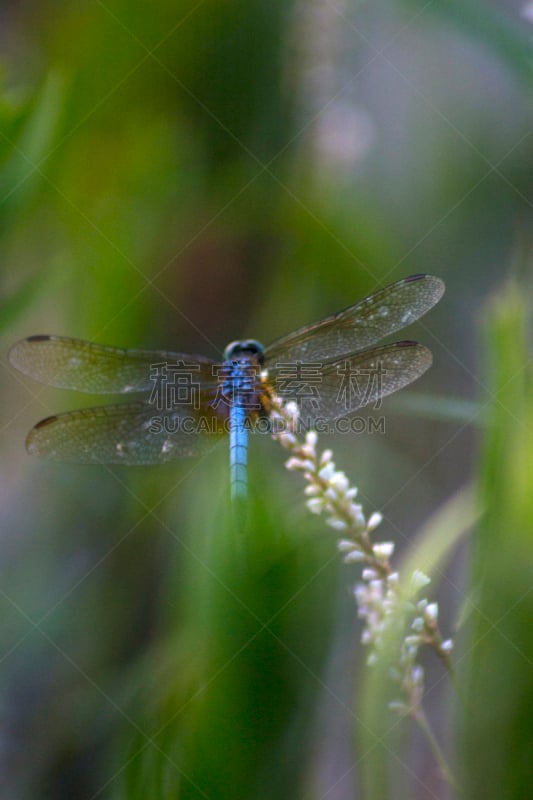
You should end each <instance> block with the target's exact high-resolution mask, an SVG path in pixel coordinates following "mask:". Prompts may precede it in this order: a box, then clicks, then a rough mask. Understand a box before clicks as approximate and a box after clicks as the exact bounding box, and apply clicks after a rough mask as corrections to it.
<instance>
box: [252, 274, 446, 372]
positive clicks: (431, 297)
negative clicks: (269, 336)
mask: <svg viewBox="0 0 533 800" xmlns="http://www.w3.org/2000/svg"><path fill="white" fill-rule="evenodd" d="M443 293H444V283H443V282H442V281H441V280H440V278H436V277H434V276H433V275H412V276H411V277H409V278H404V279H403V280H401V281H398V282H397V283H393V284H391V285H390V286H386V287H385V288H384V289H381V290H380V291H379V292H376V293H375V294H372V295H370V296H369V297H366V298H365V299H364V300H361V301H360V302H359V303H356V304H355V305H354V306H350V307H349V308H346V309H345V310H344V311H339V312H338V313H337V314H334V315H333V316H331V317H327V318H326V319H324V320H322V321H320V322H317V323H315V324H314V325H308V326H306V327H304V328H300V329H299V330H297V331H295V332H294V333H291V334H289V335H288V336H285V337H283V338H282V339H278V340H277V341H275V342H274V343H273V344H271V345H270V346H269V347H267V348H266V351H265V363H266V365H267V367H268V368H269V369H270V368H271V366H276V365H278V364H280V363H282V362H283V363H289V362H296V361H302V362H306V363H309V362H313V361H314V362H322V363H324V362H326V361H330V360H333V359H336V358H338V357H339V356H346V355H348V354H350V355H351V354H353V353H354V352H358V351H360V350H364V349H366V348H368V347H371V346H372V345H374V344H376V343H377V342H379V341H380V339H383V337H385V336H388V335H389V334H392V333H394V332H395V331H398V330H401V329H402V328H404V327H406V326H407V325H410V324H411V323H412V322H415V321H416V320H417V319H419V318H420V317H421V316H423V314H425V313H426V312H427V311H429V309H430V308H432V307H433V306H434V305H435V304H436V303H438V301H439V300H440V298H441V297H442V295H443Z"/></svg>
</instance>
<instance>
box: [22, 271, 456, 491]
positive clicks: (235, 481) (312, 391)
mask: <svg viewBox="0 0 533 800" xmlns="http://www.w3.org/2000/svg"><path fill="white" fill-rule="evenodd" d="M443 293H444V283H443V281H442V280H441V279H440V278H437V277H435V276H433V275H425V274H424V275H411V276H409V277H406V278H403V279H402V280H399V281H397V282H396V283H392V284H390V285H389V286H386V287H385V288H383V289H380V290H379V291H377V292H375V293H374V294H372V295H370V296H368V297H366V298H364V299H363V300H361V301H360V302H358V303H356V304H355V305H352V306H350V307H348V308H346V309H344V310H343V311H339V312H338V313H336V314H333V315H331V316H329V317H326V318H325V319H322V320H320V321H319V322H316V323H314V324H311V325H306V326H304V327H303V328H299V329H298V330H296V331H294V332H292V333H289V334H288V335H286V336H284V337H282V338H280V339H277V340H276V341H274V342H273V343H272V344H271V345H269V346H268V347H263V345H262V344H261V343H260V342H258V341H256V340H255V339H243V340H238V341H234V342H231V343H230V344H229V345H228V346H227V347H226V349H225V351H224V354H223V358H222V360H220V359H218V360H217V359H211V358H207V357H205V356H202V355H192V354H185V353H176V352H170V351H164V350H136V349H120V348H116V347H108V346H104V345H100V344H95V343H93V342H89V341H83V340H81V339H74V338H68V337H64V336H54V335H37V336H30V337H29V338H27V339H23V340H21V341H19V342H17V343H16V344H14V345H13V347H12V348H11V350H10V352H9V359H10V362H11V364H12V365H13V366H14V367H16V368H17V369H18V370H19V371H20V372H22V373H24V374H25V375H28V376H30V377H31V378H33V379H35V380H37V381H40V382H41V383H45V384H48V385H50V386H54V387H58V388H61V389H72V390H75V391H78V392H84V393H89V394H120V395H125V394H127V395H138V396H137V397H135V398H133V399H131V400H128V401H127V402H119V403H114V404H112V405H98V406H95V407H93V408H85V409H80V410H75V411H67V412H65V413H61V414H55V415H53V416H49V417H47V418H46V419H43V420H41V421H40V422H38V423H37V424H36V425H35V426H34V427H33V428H32V430H31V431H30V433H29V434H28V436H27V439H26V449H27V451H28V452H29V453H30V454H31V455H36V456H41V457H44V458H47V459H50V460H53V461H62V462H71V463H89V464H125V465H141V464H160V463H164V462H168V461H172V460H174V459H178V458H181V457H184V456H198V455H203V454H205V453H207V452H209V451H210V450H211V449H212V448H213V445H214V443H215V442H217V443H218V441H219V437H220V436H221V435H222V434H224V433H229V442H230V443H229V451H230V484H231V495H232V497H233V499H235V500H236V499H238V498H244V497H245V496H246V492H247V451H248V441H249V434H250V432H252V431H254V430H256V429H260V428H261V429H262V430H265V427H266V428H268V420H269V417H270V414H271V411H272V403H273V398H274V397H278V398H280V399H281V401H282V402H287V401H289V400H294V401H295V402H296V403H297V404H298V408H299V415H300V419H302V420H305V424H307V425H308V426H313V425H314V424H316V422H317V421H318V420H327V421H335V420H338V419H340V418H343V417H347V416H349V415H350V414H353V412H355V411H356V410H357V409H359V408H361V407H363V406H368V405H370V404H372V403H377V402H379V401H380V400H381V398H383V397H386V396H387V395H389V394H391V393H393V392H396V391H398V390H399V389H401V388H403V387H404V386H407V385H408V384H410V383H411V382H412V381H414V380H416V379H417V378H419V377H420V376H421V375H422V374H423V373H424V372H425V371H426V370H427V369H428V368H429V367H430V365H431V363H432V354H431V351H430V350H429V349H428V348H427V347H425V346H424V345H422V344H419V343H417V342H414V341H407V340H404V341H395V342H392V343H390V344H381V345H379V344H378V343H379V342H380V340H381V339H383V338H384V337H386V336H388V335H389V334H392V333H395V332H396V331H398V330H401V329H402V328H404V327H406V326H407V325H410V324H411V323H412V322H415V321H416V320H418V319H419V318H420V317H421V316H423V315H424V314H425V313H426V312H427V311H429V310H430V309H431V308H432V307H433V306H434V305H435V304H436V303H437V302H438V301H439V300H440V298H441V297H442V295H443ZM265 422H266V423H267V424H266V426H265Z"/></svg>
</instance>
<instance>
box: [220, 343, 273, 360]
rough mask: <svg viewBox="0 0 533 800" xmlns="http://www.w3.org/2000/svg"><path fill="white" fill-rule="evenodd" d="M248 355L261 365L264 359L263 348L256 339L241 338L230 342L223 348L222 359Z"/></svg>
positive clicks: (247, 356) (233, 358)
mask: <svg viewBox="0 0 533 800" xmlns="http://www.w3.org/2000/svg"><path fill="white" fill-rule="evenodd" d="M250 357H252V358H255V359H256V361H257V362H258V363H259V364H261V365H262V364H263V362H264V360H265V348H264V347H263V345H262V344H261V342H258V341H257V339H241V340H240V341H235V342H230V343H229V344H228V346H227V347H226V349H225V350H224V361H232V360H235V359H239V358H250Z"/></svg>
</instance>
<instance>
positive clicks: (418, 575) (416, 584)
mask: <svg viewBox="0 0 533 800" xmlns="http://www.w3.org/2000/svg"><path fill="white" fill-rule="evenodd" d="M428 583H431V579H430V578H428V576H427V575H424V573H423V572H421V571H420V570H419V569H415V571H414V572H413V574H412V575H411V589H412V591H413V593H416V592H419V591H420V589H423V588H424V586H427V585H428Z"/></svg>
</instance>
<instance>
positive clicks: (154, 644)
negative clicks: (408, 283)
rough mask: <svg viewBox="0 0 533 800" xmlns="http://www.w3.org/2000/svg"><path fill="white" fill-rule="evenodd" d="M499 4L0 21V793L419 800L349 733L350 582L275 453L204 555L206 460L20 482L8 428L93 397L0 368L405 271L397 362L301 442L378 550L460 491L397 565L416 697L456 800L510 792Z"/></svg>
mask: <svg viewBox="0 0 533 800" xmlns="http://www.w3.org/2000/svg"><path fill="white" fill-rule="evenodd" d="M531 8H532V7H531V4H529V3H526V2H518V1H516V2H515V1H514V0H513V2H511V1H509V2H493V1H492V0H463V2H459V0H434V2H423V1H422V0H404V1H403V2H402V1H401V0H397V1H396V2H387V1H386V0H383V2H380V3H376V2H374V3H372V2H369V1H368V2H364V1H359V0H327V1H326V0H307V2H304V0H298V1H296V0H292V2H291V0H284V1H283V2H282V1H281V0H269V1H268V2H266V0H262V1H261V2H256V1H255V0H247V2H245V1H244V0H224V1H223V0H203V1H202V0H191V2H187V1H186V0H181V2H180V1H178V2H171V1H170V0H158V2H155V3H146V2H135V1H134V0H105V2H101V1H100V0H91V1H90V2H89V1H88V2H75V3H72V2H65V0H56V2H51V0H41V2H39V3H35V2H34V3H32V2H29V1H28V2H9V0H3V2H0V80H1V83H0V253H1V257H0V281H1V283H0V286H1V298H0V307H1V311H2V313H1V314H0V326H1V334H2V346H1V358H0V363H1V367H2V372H3V376H2V378H3V380H2V398H3V400H2V407H1V408H2V410H1V418H0V422H1V431H2V455H1V460H0V476H1V480H0V492H1V495H0V515H1V526H0V530H1V559H0V601H1V608H2V614H1V617H0V631H1V634H0V635H1V654H0V664H1V666H0V670H1V671H0V675H1V680H0V691H1V700H0V786H1V792H0V793H1V796H2V797H5V798H17V800H26V799H27V798H32V800H35V799H36V798H39V800H41V799H42V800H48V799H49V798H50V800H51V799H52V798H53V800H61V799H62V798H69V800H78V799H80V800H81V799H82V798H83V799H88V798H97V797H98V798H100V797H102V798H128V799H129V798H157V799H159V798H178V797H179V798H209V800H218V799H219V798H232V800H239V799H240V798H254V799H255V800H261V798H272V797H279V798H305V799H306V800H318V798H321V799H322V798H328V800H346V799H347V798H356V797H357V798H359V797H365V798H378V800H383V798H385V797H386V798H388V797H391V798H404V797H405V798H439V799H440V798H449V797H453V796H455V795H453V793H452V792H451V791H450V790H449V789H448V788H447V787H446V785H445V784H444V782H443V781H442V779H441V777H440V776H439V774H438V771H437V769H436V766H435V764H434V762H433V760H432V758H431V755H430V754H429V752H428V750H427V748H426V746H425V744H424V742H423V741H422V740H421V737H420V735H419V734H418V733H417V732H416V731H413V730H412V729H411V728H410V727H409V726H407V727H405V728H402V740H401V742H399V741H398V737H397V732H398V731H397V729H398V725H397V724H396V722H395V720H394V719H391V718H388V722H387V723H386V724H385V727H384V729H383V731H380V732H377V731H374V730H372V729H371V727H369V725H368V720H366V722H365V719H364V716H362V712H361V711H360V709H361V707H362V698H361V686H362V685H363V684H362V674H363V672H364V667H363V665H364V652H363V651H362V647H361V645H360V644H359V634H360V630H359V626H358V621H357V619H356V610H355V605H354V602H353V597H352V595H351V587H352V585H353V583H354V582H355V580H356V578H357V575H358V572H357V569H356V568H355V567H342V566H340V564H339V558H338V555H337V553H336V550H335V539H334V536H333V535H332V534H333V532H332V531H331V530H330V529H325V528H324V526H323V524H322V522H321V520H317V519H315V518H311V519H310V516H309V514H307V513H306V511H305V508H304V503H303V495H302V492H301V489H302V487H301V485H300V483H299V480H298V476H295V475H291V474H289V473H287V472H286V471H285V470H284V468H283V461H284V457H285V456H284V453H283V452H282V451H281V450H280V448H279V446H278V445H276V444H275V443H273V442H270V441H269V440H266V439H265V440H260V441H257V442H255V441H254V442H253V443H252V448H251V455H250V460H251V485H252V495H253V497H252V505H251V512H250V513H251V525H250V530H249V531H248V533H247V534H246V536H244V537H242V538H239V537H238V536H237V535H236V533H235V531H234V530H233V526H232V522H231V517H230V515H229V513H228V511H229V510H228V499H227V495H228V488H227V483H228V476H227V466H226V459H227V453H226V449H225V448H224V447H222V448H219V451H218V452H217V453H215V454H213V455H212V456H210V458H209V459H203V460H199V461H190V462H189V461H186V462H180V463H176V464H175V465H170V466H168V465H167V466H161V467H154V468H149V469H140V468H135V469H134V468H130V469H119V468H112V469H110V468H108V467H105V466H102V467H82V466H80V467H72V466H70V467H65V466H59V465H53V464H47V463H36V462H34V461H33V460H32V459H30V458H29V457H28V456H27V455H26V453H25V451H24V447H23V441H24V437H25V435H26V432H27V431H28V430H29V428H30V427H31V426H32V425H33V424H34V423H35V422H36V421H37V420H38V419H40V418H42V417H44V416H46V415H47V414H50V413H53V412H57V411H61V410H67V409H70V408H74V407H79V406H83V405H88V404H89V405H90V404H92V403H94V398H92V399H91V398H87V397H78V396H74V395H68V394H67V393H63V392H60V391H57V390H53V389H49V388H47V387H43V386H39V385H37V384H35V383H33V382H31V381H30V380H26V379H24V378H23V377H22V376H21V375H20V374H18V373H16V372H15V371H14V370H13V369H12V368H10V367H9V365H8V362H7V350H8V348H9V346H10V345H11V344H13V342H15V341H16V340H17V339H18V338H20V337H23V336H27V335H30V334H36V333H57V334H63V335H69V336H78V337H82V338H86V339H91V340H94V341H97V342H102V343H105V344H111V345H117V346H126V347H128V346H129V347H148V348H166V349H174V350H179V351H183V352H188V351H190V352H204V353H205V354H207V355H209V356H212V357H216V356H217V355H220V354H221V352H222V350H223V348H224V346H225V345H226V344H227V342H228V341H230V340H232V339H235V338H240V337H243V336H252V337H254V338H258V339H260V340H261V341H263V342H265V343H268V342H269V341H271V340H272V339H274V338H276V337H278V336H281V335H283V334H285V333H287V332H289V331H290V330H291V329H293V328H296V327H298V326H299V325H301V324H305V323H307V322H312V321H314V320H316V319H319V318H320V317H321V316H325V315H326V314H329V313H331V312H333V311H335V310H338V309H340V308H343V307H345V306H347V305H350V304H352V303H354V302H355V301H356V300H358V299H359V298H361V297H362V296H364V295H365V294H366V293H369V292H371V291H373V290H375V289H376V288H377V287H379V286H382V285H384V284H386V283H389V282H391V281H393V280H396V279H398V278H400V277H402V276H405V275H408V274H412V273H416V272H431V273H435V274H437V275H439V276H441V277H442V278H443V279H444V280H445V281H446V284H447V293H446V295H445V298H444V300H443V301H442V302H441V304H440V305H439V306H438V307H437V308H436V309H435V310H434V311H433V312H432V313H431V314H430V315H429V316H428V317H427V318H425V319H424V321H423V324H422V323H420V324H419V325H418V326H417V329H415V328H414V327H413V329H412V330H411V329H410V330H409V331H408V332H407V334H406V335H407V336H408V337H409V338H419V339H420V340H422V341H423V342H424V343H425V344H427V345H428V346H430V347H431V349H432V350H433V353H434V366H433V368H432V370H431V371H430V372H429V373H428V374H427V375H426V376H424V378H423V379H422V380H421V381H420V383H418V384H416V385H415V386H414V387H412V388H411V389H409V390H406V391H405V392H403V393H402V394H401V395H400V396H398V398H390V399H388V400H387V401H386V402H385V403H384V406H383V411H384V413H385V414H386V422H387V435H386V436H376V435H374V436H371V435H368V436H352V437H348V436H343V437H338V439H337V440H333V439H331V440H328V441H327V445H328V446H332V447H334V450H335V458H336V462H337V463H338V464H339V466H341V467H342V468H343V469H345V470H346V472H347V473H348V474H349V476H350V478H351V480H352V482H354V483H356V484H357V485H358V486H359V487H360V493H361V498H362V502H363V504H364V507H365V510H366V511H367V512H371V511H373V510H375V509H381V510H382V511H383V512H384V516H385V522H384V524H383V528H382V529H380V531H381V530H382V531H383V534H382V535H381V538H393V539H395V540H396V542H397V543H398V546H399V549H400V551H401V549H402V545H405V544H406V543H407V541H408V540H410V539H411V540H412V539H413V536H414V534H415V532H416V530H417V528H418V527H419V526H420V525H421V524H422V523H423V522H424V521H425V520H427V519H428V518H431V515H432V512H434V511H436V510H437V509H439V508H440V507H441V506H442V505H443V504H444V503H446V501H447V500H448V498H449V497H451V496H452V495H453V494H454V493H455V492H456V491H457V490H460V489H462V488H463V487H465V486H466V485H471V484H473V485H474V487H475V493H476V496H477V502H478V503H479V506H480V508H482V510H483V512H484V515H483V516H482V518H481V521H480V523H479V525H478V526H477V528H476V529H475V530H474V531H473V532H472V533H471V536H470V537H469V538H468V541H466V539H464V540H463V541H462V544H461V545H459V546H457V544H456V540H457V538H458V536H459V533H460V532H462V527H464V526H462V520H461V519H459V518H457V519H456V518H453V516H452V522H451V523H450V530H449V532H448V535H449V541H450V543H455V545H456V546H455V547H454V548H453V549H451V551H449V550H450V549H449V548H448V550H447V548H446V547H442V548H441V549H440V551H439V553H440V554H441V553H442V552H443V551H445V552H446V558H444V556H442V555H439V557H438V558H437V556H435V559H434V563H433V564H432V569H433V572H434V583H433V584H432V587H431V590H432V592H433V593H434V597H436V598H438V600H439V602H440V605H441V615H442V618H443V626H444V628H445V633H446V634H449V633H453V632H454V631H455V629H456V627H457V625H458V624H459V623H458V620H461V621H462V622H461V625H460V635H459V640H458V648H457V653H456V659H457V669H458V683H459V685H460V692H459V694H457V693H456V692H455V691H454V690H453V689H452V687H450V684H449V681H448V679H447V678H444V677H443V675H442V670H441V669H440V667H439V666H438V665H435V664H434V661H433V660H432V659H431V658H428V663H427V665H426V666H427V669H428V692H427V695H428V696H427V709H428V713H429V716H430V719H431V722H432V725H433V728H434V730H435V733H436V735H437V737H438V738H439V740H440V741H441V742H442V744H443V746H444V748H445V750H446V752H447V755H448V757H449V760H450V761H451V763H452V764H453V765H454V769H455V771H456V774H457V775H458V777H459V779H460V781H461V783H462V785H463V787H464V796H465V797H471V798H480V797H484V798H492V797H494V798H502V797H505V798H526V797H529V796H530V795H529V792H530V787H531V785H532V783H531V782H532V780H533V775H532V774H531V771H532V766H531V765H532V764H533V725H532V723H531V718H532V711H533V671H532V663H533V652H532V650H533V648H532V638H533V628H532V627H531V619H532V616H531V614H532V611H533V603H532V601H531V589H532V585H533V582H532V578H533V571H532V569H531V564H532V558H531V545H532V536H533V509H532V507H531V496H533V491H532V489H531V485H532V482H533V435H532V423H533V419H532V395H531V391H530V382H531V376H530V364H529V361H530V333H531V332H530V324H529V313H530V305H531V296H532V295H531V289H532V281H531V263H532V262H531V186H532V175H533V169H532V159H531V155H532V153H531V124H532V114H531V83H532V80H531V78H532V72H531V64H532V60H531V59H532V53H531V47H530V44H531V36H532V34H533V28H532V19H533V11H532V10H531ZM444 535H446V533H445V534H444ZM378 538H380V537H379V536H378ZM415 541H417V540H416V539H415ZM422 568H423V566H422ZM430 655H431V654H430ZM458 698H459V699H458ZM452 712H453V713H452ZM389 732H390V734H391V735H390V737H388V733H389ZM376 771H380V772H379V779H380V780H379V781H378V782H376V781H375V780H373V776H374V777H375V775H376ZM376 787H378V788H376Z"/></svg>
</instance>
